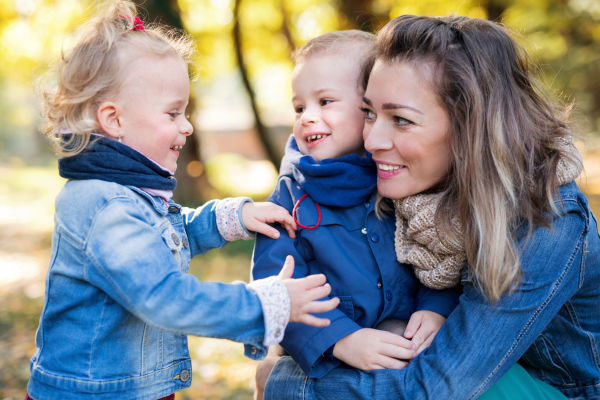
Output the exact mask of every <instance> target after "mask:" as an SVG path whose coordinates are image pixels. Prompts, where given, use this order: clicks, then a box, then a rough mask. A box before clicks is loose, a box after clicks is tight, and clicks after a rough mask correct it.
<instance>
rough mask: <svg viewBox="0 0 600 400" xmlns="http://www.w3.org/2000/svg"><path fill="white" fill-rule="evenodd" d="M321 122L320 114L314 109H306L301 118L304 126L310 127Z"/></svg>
mask: <svg viewBox="0 0 600 400" xmlns="http://www.w3.org/2000/svg"><path fill="white" fill-rule="evenodd" d="M318 121H319V115H318V113H316V112H315V111H314V110H313V109H308V108H307V109H306V110H305V111H304V112H303V113H302V117H300V122H302V125H308V124H311V123H313V124H314V123H315V122H318Z"/></svg>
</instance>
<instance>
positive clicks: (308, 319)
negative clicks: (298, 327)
mask: <svg viewBox="0 0 600 400" xmlns="http://www.w3.org/2000/svg"><path fill="white" fill-rule="evenodd" d="M299 322H302V323H303V324H306V325H310V326H315V327H317V328H324V327H326V326H329V324H330V323H331V321H329V320H328V319H327V318H317V317H315V316H314V315H310V314H304V315H303V316H302V317H300V321H299Z"/></svg>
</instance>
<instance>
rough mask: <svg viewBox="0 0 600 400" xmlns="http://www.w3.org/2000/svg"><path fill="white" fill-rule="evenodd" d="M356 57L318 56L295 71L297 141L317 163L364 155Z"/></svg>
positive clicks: (293, 79) (295, 134)
mask: <svg viewBox="0 0 600 400" xmlns="http://www.w3.org/2000/svg"><path fill="white" fill-rule="evenodd" d="M353 56H355V58H352V56H342V55H319V54H318V55H314V56H311V57H309V58H308V59H306V60H305V61H304V62H302V63H300V64H298V65H297V66H296V67H295V68H294V73H293V74H292V93H293V98H292V102H293V104H294V109H295V110H296V122H295V124H294V137H295V138H296V142H297V143H298V148H299V149H300V151H301V152H302V153H303V154H307V155H309V156H311V157H312V158H314V160H315V161H317V162H320V161H322V160H324V159H327V158H337V157H343V156H346V155H348V154H359V155H364V154H365V150H364V146H363V138H362V131H363V126H364V114H363V112H362V111H361V110H360V107H361V105H362V101H361V97H360V95H359V93H358V90H357V81H358V72H359V63H358V54H356V55H353Z"/></svg>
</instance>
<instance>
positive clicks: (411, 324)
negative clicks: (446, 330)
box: [404, 311, 446, 354]
mask: <svg viewBox="0 0 600 400" xmlns="http://www.w3.org/2000/svg"><path fill="white" fill-rule="evenodd" d="M444 322H446V317H444V316H443V315H441V314H438V313H436V312H433V311H417V312H416V313H414V314H413V315H411V316H410V319H409V320H408V325H407V326H406V330H405V331H404V337H405V338H407V339H411V338H412V340H411V342H412V344H413V347H412V349H413V350H415V352H416V354H419V353H420V352H422V351H423V350H425V349H426V348H428V347H429V345H430V344H431V342H432V341H433V338H434V337H435V335H436V334H437V333H438V331H439V330H440V328H441V327H442V325H443V324H444Z"/></svg>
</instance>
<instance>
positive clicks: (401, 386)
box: [264, 182, 600, 400]
mask: <svg viewBox="0 0 600 400" xmlns="http://www.w3.org/2000/svg"><path fill="white" fill-rule="evenodd" d="M560 194H561V196H562V203H563V204H564V209H562V211H561V213H560V215H557V216H555V219H554V223H553V226H552V228H551V229H549V228H543V227H535V229H534V231H533V233H532V235H531V237H530V238H529V241H526V236H527V227H526V226H524V225H523V226H521V227H520V228H519V230H518V232H517V246H518V248H519V251H520V257H521V268H522V272H523V273H522V279H521V281H520V284H519V286H518V287H517V289H516V290H515V291H514V292H513V293H510V294H506V295H504V296H503V297H502V298H501V299H500V301H499V302H498V303H497V304H496V305H495V306H494V305H490V304H489V303H488V302H487V301H486V300H485V298H484V296H483V295H482V294H481V293H480V292H479V291H478V290H477V288H476V286H474V285H473V282H472V279H471V277H470V276H469V274H467V273H465V274H463V289H464V294H463V295H462V296H461V298H460V304H459V305H458V307H457V308H456V309H455V310H454V312H453V313H452V314H451V315H450V317H449V318H448V320H447V321H446V323H445V324H444V325H443V326H442V328H441V329H440V331H439V332H438V334H437V336H436V338H435V340H434V341H433V343H432V344H431V346H430V347H429V348H428V349H427V350H425V351H424V352H423V353H421V354H420V355H418V356H417V357H416V358H415V359H414V360H413V361H412V362H411V363H410V365H409V366H408V367H407V368H405V369H403V370H377V371H370V372H362V371H359V370H357V369H344V368H335V369H333V370H332V371H331V372H329V373H328V374H327V375H326V376H325V377H323V378H322V379H313V378H308V377H307V376H306V375H305V374H304V373H303V372H302V370H301V369H300V368H299V367H298V366H297V365H296V364H295V363H294V362H293V361H292V360H291V359H289V358H284V359H282V360H281V361H280V362H279V363H278V364H277V365H276V366H275V368H274V369H273V372H272V373H271V376H270V377H269V379H268V381H267V385H266V388H265V397H264V398H265V399H277V400H280V399H286V398H287V399H289V398H295V399H307V400H310V399H328V400H335V399H341V400H347V399H350V398H352V399H373V398H377V399H387V398H394V399H411V400H419V399H475V398H477V397H478V396H480V395H481V394H482V393H484V392H485V391H486V390H487V389H488V388H490V387H491V386H492V385H493V384H494V383H495V382H496V381H497V380H498V379H499V378H500V377H501V376H502V375H504V374H505V373H506V372H507V371H508V370H509V369H510V368H511V366H512V365H514V363H516V362H517V361H519V363H520V364H521V365H522V366H524V367H525V369H526V370H527V371H528V372H529V373H530V374H531V375H532V376H534V377H536V378H539V379H540V380H542V381H544V382H547V383H549V384H550V385H552V386H554V387H556V388H557V389H559V390H560V391H561V392H562V393H564V394H565V395H566V396H567V397H568V398H571V399H600V347H599V346H600V318H599V314H600V311H599V310H600V238H599V235H598V226H597V223H596V218H595V217H594V215H593V214H592V213H591V211H590V209H589V206H588V202H587V199H586V198H585V196H584V195H583V194H582V193H581V192H580V191H579V189H578V188H577V185H576V184H575V183H574V182H572V183H570V184H568V185H564V186H562V187H561V188H560ZM558 204H559V207H560V202H559V203H558Z"/></svg>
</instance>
